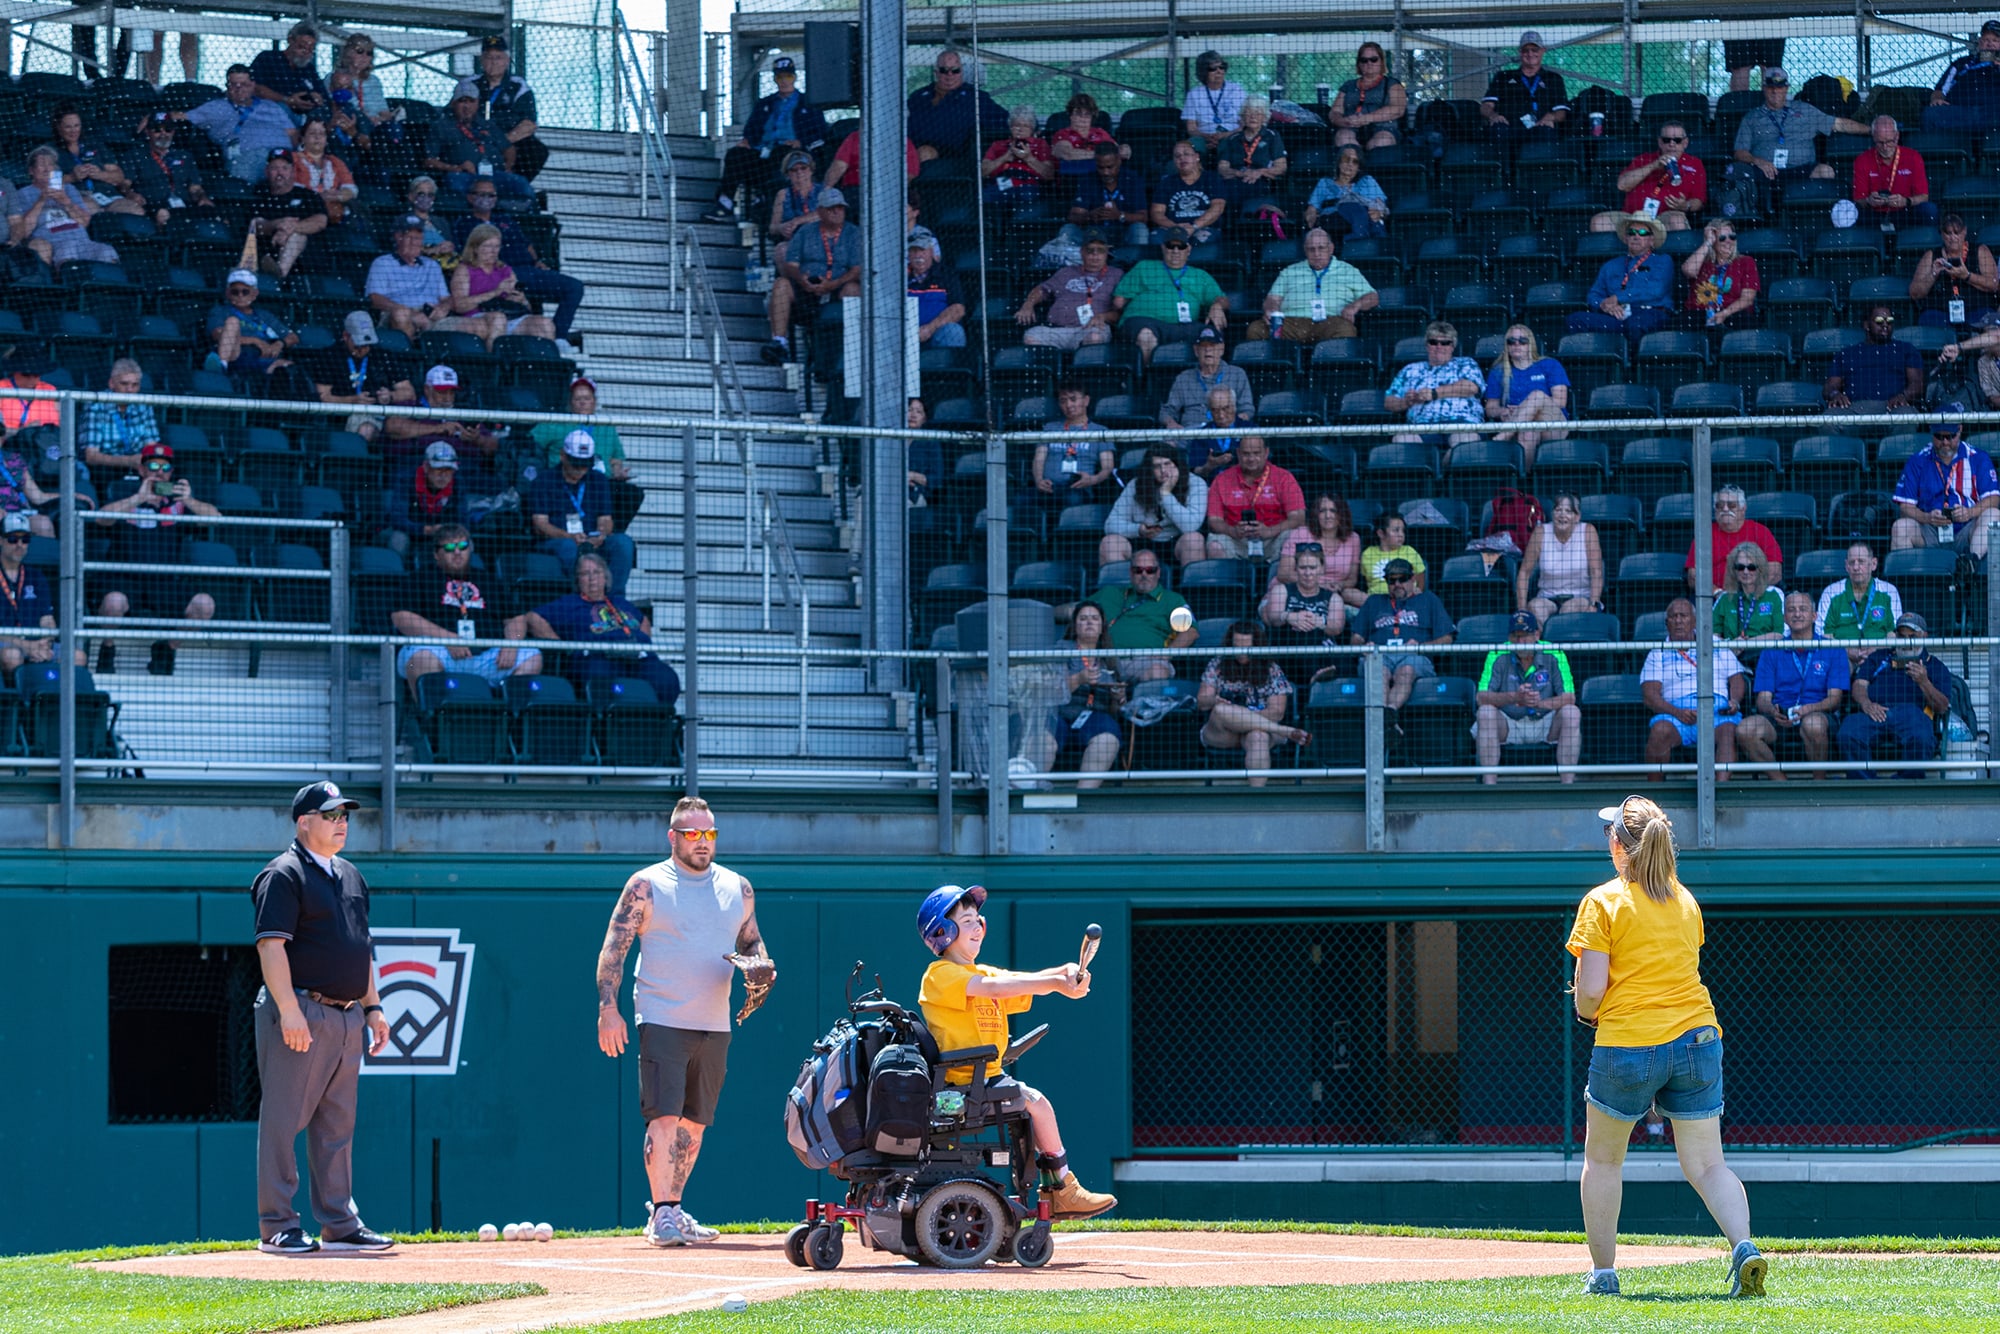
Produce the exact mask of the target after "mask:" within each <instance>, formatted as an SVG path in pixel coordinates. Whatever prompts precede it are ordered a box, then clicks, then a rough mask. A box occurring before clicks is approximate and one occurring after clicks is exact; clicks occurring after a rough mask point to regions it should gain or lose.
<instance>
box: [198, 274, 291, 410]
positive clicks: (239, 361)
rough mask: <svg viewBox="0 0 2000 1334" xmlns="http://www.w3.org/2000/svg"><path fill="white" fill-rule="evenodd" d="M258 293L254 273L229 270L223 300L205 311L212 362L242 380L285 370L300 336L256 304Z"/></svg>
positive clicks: (267, 375)
mask: <svg viewBox="0 0 2000 1334" xmlns="http://www.w3.org/2000/svg"><path fill="white" fill-rule="evenodd" d="M258 294H259V291H258V283H257V275H256V274H254V273H252V272H251V271H250V270H249V269H231V270H230V271H229V277H228V278H227V279H226V280H225V281H224V283H223V287H222V300H221V301H220V302H218V303H217V304H215V305H213V306H210V307H209V309H208V337H209V341H210V342H212V343H213V344H215V352H214V357H215V362H216V364H217V366H219V368H220V369H222V370H225V371H228V372H229V373H230V374H231V375H233V376H236V377H238V378H241V379H249V378H250V377H252V376H264V377H266V378H267V379H268V378H269V377H271V376H274V375H277V374H278V373H279V372H281V371H284V370H285V369H286V368H287V367H289V366H290V365H291V364H292V360H291V357H290V356H289V355H288V354H289V353H290V352H291V350H292V349H293V348H295V347H297V346H298V345H299V336H298V334H297V332H295V331H294V330H293V329H292V327H291V326H290V325H289V324H287V323H285V321H283V320H282V319H279V318H278V317H277V316H276V315H273V314H272V313H271V312H269V311H268V310H265V309H264V308H263V307H262V306H259V305H258V304H257V297H258ZM250 382H251V383H253V384H255V383H259V381H256V380H250Z"/></svg>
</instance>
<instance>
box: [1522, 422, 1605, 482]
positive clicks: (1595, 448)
mask: <svg viewBox="0 0 2000 1334" xmlns="http://www.w3.org/2000/svg"><path fill="white" fill-rule="evenodd" d="M1610 473H1611V455H1610V451H1609V450H1607V449H1606V448H1605V445H1604V441H1603V439H1602V438H1600V437H1596V436H1576V437H1572V438H1570V439H1568V440H1544V441H1542V443H1541V446H1540V447H1539V448H1538V449H1536V450H1535V467H1534V471H1533V474H1532V475H1533V479H1534V489H1535V490H1536V492H1538V493H1543V494H1549V495H1553V494H1555V493H1556V492H1558V491H1573V492H1575V493H1576V494H1577V495H1579V496H1587V495H1591V494H1594V493H1595V492H1598V491H1602V490H1603V489H1604V486H1605V479H1606V478H1607V477H1609V476H1610Z"/></svg>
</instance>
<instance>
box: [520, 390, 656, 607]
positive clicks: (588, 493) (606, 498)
mask: <svg viewBox="0 0 2000 1334" xmlns="http://www.w3.org/2000/svg"><path fill="white" fill-rule="evenodd" d="M562 451H563V452H562V468H561V469H560V470H559V471H558V472H557V473H555V474H553V475H549V474H544V475H543V476H542V477H541V478H540V479H539V480H537V481H536V483H535V491H534V499H533V500H532V501H531V502H530V513H531V515H532V518H533V522H534V527H535V534H536V536H538V537H540V538H541V539H542V550H544V551H546V552H548V553H549V554H550V555H551V556H554V557H555V558H556V559H557V560H559V561H561V562H562V566H563V573H565V574H569V573H571V572H572V571H574V570H575V568H576V558H577V553H579V552H583V551H596V552H600V553H602V555H603V557H604V560H605V564H606V567H607V568H608V569H609V570H610V572H611V591H612V592H613V593H615V594H617V595H618V596H619V597H623V596H625V581H626V580H627V579H628V578H630V577H631V574H632V564H633V558H634V551H633V546H632V538H631V536H630V535H629V534H626V533H618V532H613V531H612V527H613V524H612V520H611V483H610V481H609V479H607V478H606V477H605V475H604V474H603V473H601V472H598V471H597V470H596V468H595V467H593V466H592V465H593V464H595V463H596V462H597V442H596V441H595V440H593V439H592V438H591V435H590V432H588V431H585V430H582V429H578V430H574V431H571V432H570V433H569V434H568V435H567V436H565V437H563V445H562Z"/></svg>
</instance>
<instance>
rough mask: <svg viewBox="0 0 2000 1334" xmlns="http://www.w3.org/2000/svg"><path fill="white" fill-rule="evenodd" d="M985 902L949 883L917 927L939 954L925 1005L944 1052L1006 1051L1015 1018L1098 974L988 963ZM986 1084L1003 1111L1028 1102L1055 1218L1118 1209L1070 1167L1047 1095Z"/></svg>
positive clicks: (967, 1073)
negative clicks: (983, 954) (983, 953)
mask: <svg viewBox="0 0 2000 1334" xmlns="http://www.w3.org/2000/svg"><path fill="white" fill-rule="evenodd" d="M985 903H986V890H985V889H984V888H983V887H982V886H979V885H972V886H970V887H968V888H960V887H959V886H957V885H945V886H943V887H942V888H940V889H936V890H933V891H932V892H931V893H930V895H929V896H927V897H926V898H925V899H924V903H923V907H922V908H921V909H919V910H918V913H917V929H918V930H919V932H921V933H922V935H923V938H924V944H925V945H927V946H929V947H930V951H931V953H933V954H935V955H938V956H939V958H938V961H937V962H936V963H934V964H932V965H931V966H930V967H929V968H927V969H926V970H925V971H924V980H923V985H922V988H921V990H920V991H919V993H918V997H917V1003H918V1005H919V1006H920V1007H921V1008H922V1010H923V1014H924V1023H925V1025H926V1026H927V1027H928V1028H929V1029H930V1031H931V1035H932V1036H933V1037H934V1038H935V1039H936V1040H937V1044H938V1047H939V1049H940V1050H942V1051H958V1050H963V1049H965V1048H969V1047H983V1046H987V1045H989V1044H990V1045H991V1046H993V1047H994V1048H996V1049H997V1050H999V1051H1002V1052H1004V1051H1006V1050H1007V1045H1008V1035H1007V1016H1008V1015H1011V1014H1025V1013H1026V1012H1027V1010H1028V1007H1029V1006H1030V1005H1031V1004H1033V1003H1034V998H1035V997H1036V996H1044V995H1048V994H1051V993H1054V994H1056V995H1061V996H1068V997H1070V998H1071V999H1072V1000H1079V999H1081V998H1083V997H1084V996H1086V995H1088V994H1089V993H1090V974H1089V973H1087V972H1083V971H1081V970H1080V969H1079V968H1078V967H1077V965H1075V964H1073V963H1071V964H1064V965H1062V966H1061V967H1059V968H1045V969H1043V970H1042V971H1040V972H1037V973H1014V972H1008V971H1006V970H1005V969H1001V968H994V967H991V966H990V965H987V964H982V963H980V962H979V950H980V946H981V945H983V944H984V943H985V940H986V919H985V918H984V917H983V916H981V915H980V912H979V910H980V908H981V907H983V906H984V905H985ZM946 1082H947V1083H950V1084H953V1085H967V1084H970V1083H972V1071H971V1070H970V1069H969V1068H966V1067H963V1066H961V1067H958V1068H955V1069H953V1070H952V1071H950V1072H949V1073H948V1074H947V1076H946ZM986 1087H987V1092H988V1094H989V1096H991V1097H992V1098H993V1099H994V1101H995V1103H996V1105H997V1106H998V1107H999V1109H1000V1110H1002V1111H1012V1110H1015V1109H1016V1108H1018V1107H1019V1106H1020V1105H1021V1104H1022V1103H1025V1105H1026V1107H1027V1113H1028V1120H1029V1122H1030V1124H1031V1125H1032V1126H1033V1128H1034V1141H1035V1147H1036V1150H1037V1152H1036V1158H1035V1165H1036V1166H1037V1167H1039V1168H1040V1169H1041V1171H1042V1174H1043V1179H1044V1185H1045V1187H1047V1190H1046V1194H1047V1198H1048V1200H1049V1204H1050V1211H1051V1214H1052V1215H1053V1216H1054V1217H1056V1218H1095V1217H1096V1216H1097V1215H1099V1214H1101V1213H1104V1212H1106V1211H1107V1210H1110V1209H1114V1208H1116V1207H1117V1205H1118V1197H1117V1196H1115V1195H1106V1194H1103V1193H1100V1192H1098V1191H1092V1190H1085V1189H1084V1188H1083V1185H1082V1183H1080V1182H1079V1181H1077V1179H1076V1175H1075V1174H1074V1173H1072V1172H1071V1171H1070V1170H1069V1156H1068V1154H1067V1153H1065V1152H1064V1150H1063V1142H1062V1132H1061V1130H1059V1129H1058V1128H1057V1126H1056V1112H1055V1108H1054V1107H1053V1106H1051V1105H1050V1104H1049V1100H1048V1099H1047V1098H1045V1097H1043V1096H1042V1094H1041V1093H1040V1092H1039V1091H1037V1090H1036V1089H1033V1088H1030V1087H1028V1086H1027V1085H1026V1084H1021V1083H1018V1082H1016V1081H1015V1080H1014V1079H1013V1078H1012V1077H1011V1076H1008V1075H1004V1074H1000V1073H999V1072H998V1070H997V1069H994V1070H992V1071H990V1072H989V1075H988V1078H987V1080H986Z"/></svg>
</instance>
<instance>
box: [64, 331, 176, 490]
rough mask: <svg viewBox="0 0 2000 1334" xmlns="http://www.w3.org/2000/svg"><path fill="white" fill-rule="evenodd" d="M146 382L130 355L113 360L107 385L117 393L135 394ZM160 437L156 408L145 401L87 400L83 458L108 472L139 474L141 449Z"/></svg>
mask: <svg viewBox="0 0 2000 1334" xmlns="http://www.w3.org/2000/svg"><path fill="white" fill-rule="evenodd" d="M144 383H145V372H144V371H142V370H140V368H139V363H138V362H136V361H133V360H132V359H131V358H129V357H120V358H119V359H118V360H117V361H114V362H112V363H111V374H110V376H109V378H107V379H106V381H105V384H104V387H105V388H106V389H108V390H110V391H111V392H112V393H114V394H136V393H139V392H141V388H142V386H143V385H144ZM159 438H160V426H159V422H158V420H157V419H155V418H154V416H153V409H152V408H151V407H150V406H149V405H147V404H145V403H86V404H84V408H83V426H82V431H81V433H80V436H79V439H78V443H79V444H80V445H81V446H82V447H83V462H84V464H85V466H87V467H91V468H101V469H104V470H105V471H107V472H115V473H118V474H120V475H123V474H127V473H130V474H137V473H138V471H139V451H140V450H141V449H143V448H145V447H146V446H147V445H150V444H152V443H154V442H155V441H157V440H158V439H159Z"/></svg>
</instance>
